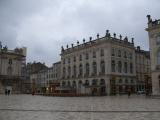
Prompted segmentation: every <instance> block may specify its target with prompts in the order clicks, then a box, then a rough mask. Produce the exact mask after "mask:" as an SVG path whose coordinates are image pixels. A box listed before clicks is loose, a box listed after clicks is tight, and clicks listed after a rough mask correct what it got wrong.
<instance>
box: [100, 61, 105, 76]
mask: <svg viewBox="0 0 160 120" xmlns="http://www.w3.org/2000/svg"><path fill="white" fill-rule="evenodd" d="M100 67H101V73H102V74H104V73H105V62H104V61H101V65H100Z"/></svg>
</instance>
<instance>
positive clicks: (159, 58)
mask: <svg viewBox="0 0 160 120" xmlns="http://www.w3.org/2000/svg"><path fill="white" fill-rule="evenodd" d="M157 64H158V65H160V50H159V51H158V53H157Z"/></svg>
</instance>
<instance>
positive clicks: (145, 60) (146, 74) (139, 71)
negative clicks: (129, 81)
mask: <svg viewBox="0 0 160 120" xmlns="http://www.w3.org/2000/svg"><path fill="white" fill-rule="evenodd" d="M135 53H136V54H135V55H136V57H135V59H136V60H135V61H136V77H137V82H136V83H137V91H145V90H146V88H147V87H149V86H150V87H151V61H150V53H149V51H144V50H141V49H140V46H137V48H136V50H135ZM147 80H148V81H147ZM150 90H151V88H150Z"/></svg>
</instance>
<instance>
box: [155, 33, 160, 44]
mask: <svg viewBox="0 0 160 120" xmlns="http://www.w3.org/2000/svg"><path fill="white" fill-rule="evenodd" d="M156 41H157V45H159V44H160V35H158V36H157V37H156Z"/></svg>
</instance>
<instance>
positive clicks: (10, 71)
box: [7, 66, 12, 75]
mask: <svg viewBox="0 0 160 120" xmlns="http://www.w3.org/2000/svg"><path fill="white" fill-rule="evenodd" d="M7 74H8V75H12V67H11V66H9V67H8V69H7Z"/></svg>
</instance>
